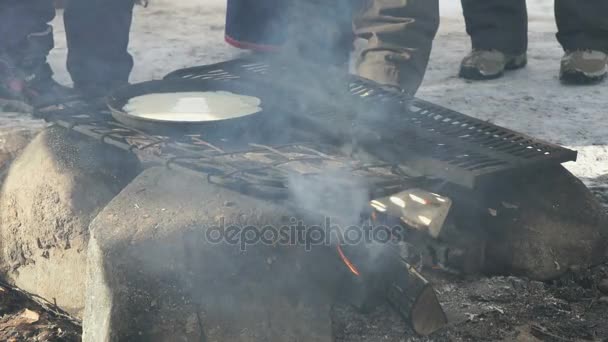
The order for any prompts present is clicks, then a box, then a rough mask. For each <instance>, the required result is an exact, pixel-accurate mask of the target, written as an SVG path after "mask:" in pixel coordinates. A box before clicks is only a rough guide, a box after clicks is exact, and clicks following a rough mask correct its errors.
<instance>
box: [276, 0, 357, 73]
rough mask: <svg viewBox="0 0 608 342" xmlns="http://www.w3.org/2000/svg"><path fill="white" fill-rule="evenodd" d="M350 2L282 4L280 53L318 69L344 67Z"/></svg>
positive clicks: (298, 0)
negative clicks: (283, 34) (283, 32)
mask: <svg viewBox="0 0 608 342" xmlns="http://www.w3.org/2000/svg"><path fill="white" fill-rule="evenodd" d="M353 1H354V0H332V1H327V0H306V1H301V0H291V1H286V2H287V3H288V5H287V8H286V10H285V11H286V14H285V15H286V20H285V21H286V30H287V41H286V43H285V45H284V47H283V53H285V54H286V55H287V56H289V55H292V56H294V57H295V58H302V59H304V60H307V61H310V62H314V63H317V64H321V65H323V64H327V65H346V64H348V57H349V54H350V50H351V49H352V42H353V30H352V17H353V16H352V10H353Z"/></svg>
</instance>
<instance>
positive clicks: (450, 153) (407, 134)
mask: <svg viewBox="0 0 608 342" xmlns="http://www.w3.org/2000/svg"><path fill="white" fill-rule="evenodd" d="M288 70H289V68H288V67H286V66H284V65H282V64H281V63H275V64H269V63H266V62H263V61H257V60H233V61H229V62H224V63H219V64H215V65H210V66H201V67H194V68H188V69H183V70H177V71H175V72H172V73H170V74H168V75H167V76H166V77H165V78H166V79H175V78H182V79H206V80H218V81H234V80H238V81H239V82H257V81H260V80H264V81H265V82H266V83H268V84H273V83H278V82H283V83H282V84H280V86H281V87H283V88H285V87H291V88H292V89H293V90H294V94H299V93H300V94H302V93H304V92H302V91H301V90H302V89H304V88H306V87H311V85H310V84H309V85H303V84H298V82H285V80H291V81H293V80H294V78H291V79H286V77H285V76H284V74H286V73H287V71H288ZM323 73H324V75H326V77H327V78H334V79H335V78H339V77H341V76H332V75H330V71H327V70H323ZM279 75H280V77H277V76H279ZM308 77H310V76H308ZM296 79H297V78H296ZM290 83H291V84H290ZM345 84H348V85H349V86H348V91H349V93H350V95H351V97H352V98H353V99H354V100H356V101H358V102H357V103H359V104H360V106H361V107H365V108H367V109H368V110H372V111H375V110H378V111H380V109H382V110H385V109H386V108H389V109H390V111H391V112H390V113H388V114H386V115H385V116H383V117H386V118H387V119H388V120H390V126H391V127H392V129H397V127H398V128H399V129H401V130H402V132H400V133H399V134H398V137H399V138H398V141H391V139H390V138H387V139H383V140H381V143H380V142H379V143H378V144H376V145H375V146H372V147H371V150H372V152H375V153H382V152H385V150H386V149H387V146H390V145H391V144H392V145H394V147H395V149H397V148H398V149H399V150H394V151H393V152H394V153H393V154H392V159H391V160H388V161H389V162H391V163H404V164H406V165H407V166H408V167H411V168H413V169H415V170H416V171H418V172H420V173H422V174H424V175H427V176H431V177H439V178H442V179H446V180H448V181H450V182H453V183H456V184H460V185H463V186H466V187H470V188H474V187H476V186H478V185H480V184H483V183H485V182H491V181H493V180H496V179H497V177H501V178H502V177H506V176H509V175H511V176H519V175H522V174H523V173H525V172H530V171H532V170H534V169H537V168H539V167H542V166H546V165H552V164H553V165H555V164H559V163H563V162H567V161H575V160H576V158H577V152H576V151H572V150H569V149H566V148H563V147H561V146H557V145H553V144H550V143H547V142H544V141H541V140H538V139H535V138H532V137H529V136H526V135H524V134H522V133H518V132H515V131H512V130H509V129H506V128H503V127H500V126H496V125H494V124H491V123H488V122H485V121H482V120H479V119H475V118H472V117H469V116H467V115H464V114H461V113H458V112H456V111H453V110H450V109H447V108H444V107H441V106H439V105H436V104H432V103H429V102H426V101H423V100H420V99H417V98H413V97H410V96H408V95H406V94H402V93H398V92H395V91H392V90H388V89H384V88H382V87H379V86H378V85H377V84H375V83H373V82H371V81H367V80H365V79H362V78H359V77H356V76H349V77H348V79H347V80H346V83H345ZM276 86H279V85H278V84H277V85H276ZM313 86H314V85H313ZM337 105H338V106H339V104H337ZM324 106H325V107H326V108H325V107H324ZM351 107H352V106H351ZM355 107H356V106H355ZM342 108H346V107H342ZM374 108H375V109H374ZM336 111H340V107H336V106H333V107H332V106H331V105H330V104H327V105H325V104H320V107H319V108H316V112H317V114H314V113H310V116H315V115H317V116H318V115H319V114H320V113H322V115H324V117H325V118H328V117H336V116H337V115H336ZM338 116H339V115H338ZM393 140H394V139H393ZM396 155H400V156H403V158H402V159H395V158H394V156H396Z"/></svg>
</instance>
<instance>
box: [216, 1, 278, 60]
mask: <svg viewBox="0 0 608 342" xmlns="http://www.w3.org/2000/svg"><path fill="white" fill-rule="evenodd" d="M287 6H288V1H286V0H257V1H251V0H228V3H227V9H226V35H225V40H226V42H227V43H228V44H230V45H232V46H235V47H238V48H242V49H250V50H253V51H273V50H277V49H278V48H279V47H280V46H281V45H283V44H284V43H285V40H286V37H287V30H286V27H287V18H286V9H287Z"/></svg>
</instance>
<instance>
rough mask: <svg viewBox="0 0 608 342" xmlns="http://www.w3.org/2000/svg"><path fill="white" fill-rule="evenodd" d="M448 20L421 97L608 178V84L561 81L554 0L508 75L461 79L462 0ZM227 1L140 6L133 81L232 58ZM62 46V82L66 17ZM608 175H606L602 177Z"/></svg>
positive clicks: (464, 46)
mask: <svg viewBox="0 0 608 342" xmlns="http://www.w3.org/2000/svg"><path fill="white" fill-rule="evenodd" d="M441 3H442V24H441V28H440V32H439V35H438V37H437V39H436V42H435V49H434V52H433V55H432V60H431V63H430V67H429V70H428V73H427V78H426V80H425V82H424V84H423V87H422V88H421V89H420V92H419V94H418V95H419V96H420V97H422V98H424V99H427V100H431V101H433V102H436V103H439V104H442V105H445V106H447V107H450V108H452V109H455V110H458V111H461V112H464V113H466V114H469V115H472V116H475V117H478V118H481V119H484V120H489V121H492V122H494V123H497V124H499V125H503V126H506V127H508V128H511V129H514V130H517V131H521V132H524V133H527V134H529V135H532V136H535V137H539V138H542V139H546V140H548V141H551V142H554V143H558V144H562V145H565V146H568V147H571V148H574V149H577V150H578V151H579V152H580V158H579V162H578V163H570V164H569V165H567V166H568V168H569V169H570V170H572V171H573V172H574V173H575V174H576V175H578V176H579V177H581V178H583V179H585V180H588V181H592V180H594V179H595V180H597V179H598V178H599V179H602V178H603V179H604V182H603V183H608V134H607V133H608V120H607V118H608V109H607V108H608V106H607V104H608V82H605V83H603V84H601V85H599V86H591V87H571V86H563V85H561V84H560V83H559V81H558V79H557V74H558V70H559V59H560V57H561V55H562V51H561V48H560V46H559V45H558V43H557V42H556V40H555V37H554V32H555V30H556V29H555V23H554V20H553V1H551V0H529V1H528V3H529V12H530V49H529V66H528V67H527V68H526V69H524V70H520V71H516V72H513V73H509V74H508V75H507V76H506V77H504V78H502V79H499V80H495V81H486V82H479V83H469V82H465V81H463V80H461V79H459V78H457V77H456V74H457V72H458V65H459V62H460V60H461V58H462V57H463V56H464V55H465V54H466V52H467V50H468V49H469V40H468V37H467V35H466V34H465V33H464V24H463V20H462V15H461V9H460V5H459V2H458V1H457V0H441ZM224 10H225V0H223V1H222V0H180V1H172V0H152V4H151V5H150V6H149V7H148V8H147V9H144V8H137V9H136V13H135V18H134V27H133V32H132V35H131V37H132V47H131V50H132V52H133V54H134V56H135V60H136V67H135V70H134V72H133V75H132V79H131V80H132V81H134V82H137V81H143V80H149V79H153V78H160V77H162V76H163V75H164V74H166V73H167V72H169V71H171V70H174V69H177V68H181V67H185V66H192V65H197V64H206V63H210V62H217V61H222V60H226V59H229V58H233V57H235V56H238V55H239V54H242V52H241V51H239V50H236V49H234V48H231V47H229V46H227V45H226V44H225V43H224V42H223V24H224ZM54 25H55V33H56V45H57V47H56V49H55V50H54V51H53V52H52V55H51V63H52V65H53V67H54V69H55V70H56V72H57V78H58V80H60V81H62V82H66V83H69V77H68V75H67V73H66V72H65V67H64V63H65V54H66V44H65V38H64V30H63V25H62V23H61V15H59V16H58V18H57V19H56V20H55V22H54ZM602 176H603V177H602Z"/></svg>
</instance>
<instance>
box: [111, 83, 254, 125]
mask: <svg viewBox="0 0 608 342" xmlns="http://www.w3.org/2000/svg"><path fill="white" fill-rule="evenodd" d="M261 103H262V101H261V100H260V99H259V98H257V97H254V96H246V95H240V94H235V93H232V92H229V91H204V92H178V93H156V94H146V95H142V96H136V97H133V98H131V99H130V100H129V102H128V103H127V104H126V105H125V106H124V108H123V109H124V111H125V112H127V113H128V114H129V115H133V116H137V117H140V118H144V119H151V120H158V121H167V122H171V121H174V122H205V121H218V120H227V119H234V118H239V117H242V116H246V115H250V114H254V113H257V112H260V111H261V110H262V108H261V107H260V104H261Z"/></svg>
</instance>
